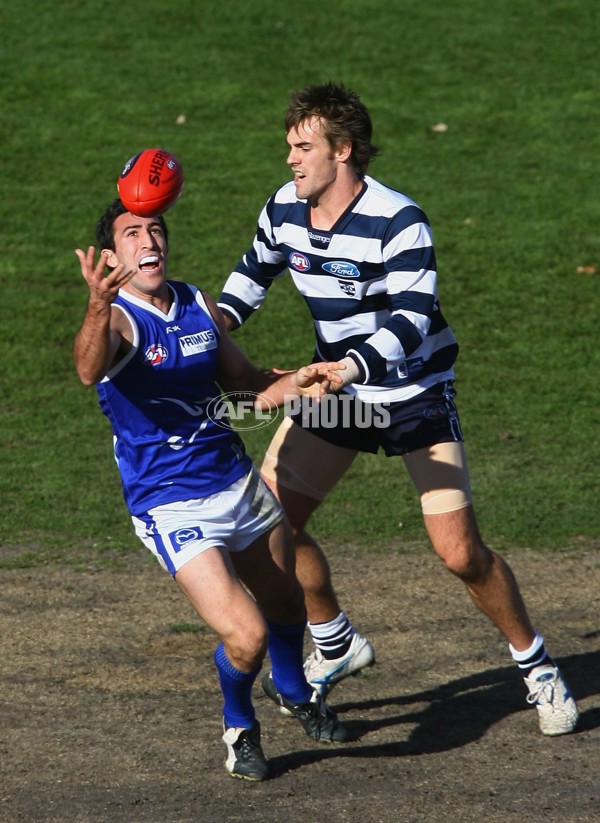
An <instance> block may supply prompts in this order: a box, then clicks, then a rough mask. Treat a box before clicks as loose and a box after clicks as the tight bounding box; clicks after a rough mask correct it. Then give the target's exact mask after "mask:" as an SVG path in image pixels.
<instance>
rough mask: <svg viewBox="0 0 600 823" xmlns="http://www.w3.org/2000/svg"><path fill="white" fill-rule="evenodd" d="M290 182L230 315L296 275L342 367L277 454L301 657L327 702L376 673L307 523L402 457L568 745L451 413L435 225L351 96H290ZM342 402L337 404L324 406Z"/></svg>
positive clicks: (241, 273) (568, 701)
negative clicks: (375, 170) (304, 651)
mask: <svg viewBox="0 0 600 823" xmlns="http://www.w3.org/2000/svg"><path fill="white" fill-rule="evenodd" d="M285 131H286V136H287V143H288V148H289V153H288V157H287V163H288V165H289V167H290V169H291V172H292V174H293V180H292V181H291V182H289V183H287V184H285V185H284V186H282V187H281V188H280V189H279V190H278V191H276V192H275V194H274V195H273V196H272V197H270V198H269V200H268V202H267V204H266V205H265V207H264V208H263V210H262V212H261V214H260V216H259V219H258V227H257V231H256V235H255V237H254V242H253V244H252V246H251V248H250V249H249V250H248V251H247V252H246V254H245V255H244V257H243V258H242V259H241V260H240V261H239V263H238V264H237V266H236V268H235V271H233V272H232V273H231V275H230V276H229V278H228V279H227V281H226V283H225V285H224V287H223V292H222V294H221V297H220V299H219V301H218V302H219V305H220V307H221V309H222V311H223V312H224V314H225V315H226V318H227V323H228V327H229V328H230V329H231V328H236V327H237V326H239V325H241V324H242V323H244V322H246V321H247V320H248V319H249V318H250V316H251V315H252V314H253V313H254V312H255V311H256V310H257V309H258V308H259V307H260V306H261V305H262V303H263V301H264V299H265V297H266V294H267V291H268V289H269V288H270V286H271V285H272V283H273V282H274V280H276V279H277V278H278V277H280V276H281V275H283V274H284V273H285V272H286V270H288V271H289V273H290V274H291V277H292V278H293V281H294V283H295V285H296V287H297V288H298V290H299V292H300V293H301V295H302V296H303V298H304V300H305V302H306V305H307V307H308V309H309V312H310V314H311V316H312V320H313V324H314V332H315V359H316V360H320V359H323V358H324V359H330V360H338V361H340V362H342V363H343V364H344V365H345V367H346V368H345V370H344V371H341V372H340V374H341V377H342V379H343V383H342V384H341V385H339V384H338V385H336V386H333V388H334V390H335V391H340V389H341V391H340V393H339V394H337V395H336V397H337V405H332V403H324V402H321V404H320V406H319V409H318V410H317V413H315V408H314V407H313V408H312V410H310V409H309V410H308V411H307V409H304V410H297V411H296V413H295V414H292V415H290V416H288V417H286V419H285V420H284V422H283V423H282V424H281V426H280V428H279V430H278V431H277V433H276V435H275V436H274V438H273V440H272V442H271V444H270V445H269V447H268V448H267V453H266V456H265V459H264V462H263V465H262V474H263V477H264V478H265V480H266V481H267V483H268V484H269V485H270V486H271V488H272V489H273V491H274V492H275V494H276V495H277V497H278V498H279V500H280V501H281V502H282V503H283V505H284V508H285V510H286V513H287V515H288V518H289V519H290V522H291V524H292V527H293V529H294V535H295V543H296V573H297V575H298V579H299V580H300V582H301V584H302V586H303V589H304V593H305V599H306V605H307V612H308V620H309V628H310V630H311V634H312V637H313V640H314V642H315V647H316V648H315V651H314V652H312V653H311V654H310V655H309V657H308V659H307V660H306V662H305V671H306V673H307V677H308V679H309V681H310V682H311V683H312V684H313V685H314V686H315V687H317V688H319V689H320V690H321V692H322V694H327V693H328V691H329V690H330V689H331V688H332V687H333V686H334V685H335V684H336V683H338V682H339V681H340V680H342V679H343V678H344V677H347V676H348V675H350V674H356V673H357V672H359V671H360V670H361V669H363V668H364V667H365V666H368V665H371V664H372V663H373V662H374V658H375V655H374V650H373V647H372V645H371V643H370V642H369V641H368V640H367V638H365V637H363V636H362V635H360V634H359V633H358V632H357V631H356V630H355V629H354V626H353V625H352V623H351V622H350V619H349V618H348V616H347V614H346V613H345V612H344V611H343V610H342V609H341V608H340V605H339V602H338V599H337V597H336V594H335V591H334V588H333V585H332V582H331V576H330V572H329V567H328V564H327V559H326V557H325V555H324V553H323V551H322V549H321V548H320V546H319V545H318V544H317V542H316V541H315V540H314V538H313V537H312V536H311V535H310V534H309V533H308V532H307V531H306V525H307V522H308V520H309V518H310V516H311V514H312V513H313V512H314V511H315V509H316V508H317V507H318V506H319V504H320V503H321V501H322V500H323V499H324V498H325V496H326V495H327V494H328V492H329V491H330V490H331V489H332V488H333V487H334V486H335V484H336V483H337V482H338V480H340V479H341V477H342V476H343V475H344V473H345V472H346V471H347V469H348V468H349V466H350V465H351V463H352V461H353V460H354V459H355V457H356V456H357V454H358V453H359V452H363V451H364V452H371V453H375V452H377V451H379V450H380V449H382V450H383V451H384V453H385V454H386V455H387V456H393V455H399V456H401V457H402V459H403V462H404V464H405V466H406V468H407V470H408V472H409V475H410V477H411V479H412V481H413V483H414V484H415V487H416V489H417V491H418V494H419V495H420V498H421V506H422V512H423V517H424V521H425V526H426V529H427V533H428V535H429V538H430V540H431V543H432V545H433V548H434V549H435V551H436V553H437V554H438V556H439V557H440V559H441V560H442V561H443V563H444V564H445V566H446V568H448V569H449V570H450V571H451V572H453V573H454V574H455V575H457V576H458V577H459V578H460V579H461V580H462V581H463V582H464V584H465V586H466V588H467V590H468V593H469V594H470V596H471V598H472V599H473V601H474V603H475V604H476V605H477V606H478V607H479V608H480V609H481V610H482V611H483V612H484V614H486V615H487V617H488V618H489V619H490V620H491V621H492V622H493V623H494V624H495V626H496V627H497V628H498V629H499V630H500V631H501V632H502V634H503V635H504V637H505V638H506V639H507V641H508V644H509V649H510V651H511V653H512V656H513V658H514V660H515V661H516V662H517V664H518V666H519V669H520V671H521V673H522V675H523V677H524V678H525V684H526V686H527V689H528V697H527V700H528V702H529V703H534V704H535V705H536V707H537V710H538V718H539V722H540V727H541V730H542V732H543V733H545V734H549V735H557V734H564V733H566V732H570V731H573V729H574V728H575V726H576V723H577V707H576V705H575V702H574V700H573V698H572V696H571V693H570V691H569V688H568V686H567V685H566V683H565V681H564V679H563V677H562V675H561V673H560V671H559V670H558V668H557V667H556V665H555V663H554V662H553V660H552V659H551V658H550V657H549V655H548V653H547V651H546V649H545V646H544V641H543V638H542V637H541V635H540V634H539V633H538V632H537V631H536V630H535V629H534V628H533V626H532V624H531V622H530V620H529V617H528V615H527V611H526V608H525V605H524V602H523V599H522V596H521V594H520V591H519V588H518V585H517V582H516V580H515V578H514V576H513V573H512V571H511V569H510V568H509V566H508V565H507V563H506V562H505V560H504V559H503V558H502V557H500V556H499V555H498V554H496V553H495V552H493V551H491V550H490V549H489V548H488V547H487V546H486V545H485V544H484V543H483V541H482V539H481V536H480V534H479V531H478V528H477V524H476V519H475V514H474V511H473V505H472V499H471V490H470V479H469V471H468V467H467V460H466V456H465V450H464V445H463V437H462V433H461V429H460V423H459V417H458V413H457V409H456V406H455V403H454V397H455V391H454V386H453V378H454V363H455V360H456V357H457V354H458V345H457V342H456V338H455V336H454V334H453V332H452V330H451V328H450V327H449V326H448V323H447V322H446V320H445V318H444V315H443V314H442V311H441V308H440V302H439V298H438V292H437V271H436V259H435V253H434V247H433V240H432V234H431V228H430V225H429V221H428V219H427V216H426V215H425V213H424V212H423V210H422V209H421V208H420V207H419V206H418V205H417V204H416V203H415V202H414V201H413V200H411V199H410V198H409V197H407V196H406V195H404V194H402V193H400V192H399V191H395V190H394V189H391V188H389V187H388V186H385V185H383V184H382V183H380V182H378V181H377V180H375V179H374V178H373V177H371V176H369V175H368V174H367V169H368V166H369V163H370V161H371V159H372V158H373V157H374V156H375V155H376V154H377V149H376V148H375V147H374V146H373V144H372V142H371V139H372V123H371V118H370V115H369V112H368V110H367V108H366V107H365V106H364V104H363V103H362V101H361V100H360V99H359V97H358V96H357V95H356V94H355V93H354V92H352V91H350V90H348V89H346V88H344V87H343V86H336V85H333V84H326V85H321V86H312V87H309V88H306V89H301V90H298V91H296V92H294V93H293V95H292V97H291V101H290V105H289V108H288V110H287V112H286V115H285ZM328 399H330V398H328Z"/></svg>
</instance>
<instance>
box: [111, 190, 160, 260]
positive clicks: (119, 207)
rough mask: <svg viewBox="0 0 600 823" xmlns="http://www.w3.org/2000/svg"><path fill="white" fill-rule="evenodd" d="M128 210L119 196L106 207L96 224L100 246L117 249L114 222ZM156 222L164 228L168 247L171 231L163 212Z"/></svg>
mask: <svg viewBox="0 0 600 823" xmlns="http://www.w3.org/2000/svg"><path fill="white" fill-rule="evenodd" d="M127 211H128V209H126V208H125V206H124V205H123V203H121V201H120V200H119V198H118V197H117V199H116V200H113V202H112V203H111V204H110V205H108V206H107V207H106V208H105V209H104V213H103V215H102V217H101V218H100V220H98V223H97V224H96V240H97V241H98V248H100V249H110V250H111V251H115V238H114V235H113V224H114V222H115V220H116V219H117V217H120V216H121V215H122V214H125V212H127ZM156 222H157V223H159V224H160V227H161V228H162V230H163V234H164V236H165V240H166V242H167V248H168V247H169V232H168V229H167V223H166V221H165V218H164V217H163V216H162V214H159V215H157V216H156Z"/></svg>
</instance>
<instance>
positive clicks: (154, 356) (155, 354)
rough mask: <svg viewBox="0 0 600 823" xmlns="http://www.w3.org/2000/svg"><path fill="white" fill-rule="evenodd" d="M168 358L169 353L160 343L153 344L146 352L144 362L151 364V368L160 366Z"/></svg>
mask: <svg viewBox="0 0 600 823" xmlns="http://www.w3.org/2000/svg"><path fill="white" fill-rule="evenodd" d="M168 357H169V352H168V351H167V350H166V349H165V347H164V346H161V345H160V343H153V344H152V345H151V346H148V348H147V349H146V351H145V352H144V360H146V361H147V362H148V363H150V365H151V366H160V364H161V363H164V362H165V360H167V358H168Z"/></svg>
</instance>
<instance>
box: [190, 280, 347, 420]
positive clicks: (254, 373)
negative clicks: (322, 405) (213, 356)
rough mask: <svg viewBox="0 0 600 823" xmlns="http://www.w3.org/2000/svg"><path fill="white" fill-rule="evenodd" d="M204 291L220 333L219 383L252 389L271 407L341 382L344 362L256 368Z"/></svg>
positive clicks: (258, 401) (322, 391) (258, 399)
mask: <svg viewBox="0 0 600 823" xmlns="http://www.w3.org/2000/svg"><path fill="white" fill-rule="evenodd" d="M203 294H204V298H205V300H206V303H207V305H208V307H209V309H210V311H211V314H212V316H213V318H214V320H215V322H216V324H217V326H218V327H219V331H220V333H221V340H220V345H219V383H220V385H221V387H222V388H223V389H224V390H225V391H226V392H231V391H246V392H251V393H253V394H255V395H256V397H255V402H256V404H257V405H258V406H260V407H261V408H267V409H268V408H272V407H273V405H277V406H282V405H283V404H284V402H285V397H286V395H287V396H288V397H289V396H291V395H293V396H297V395H300V394H304V395H321V394H325V393H326V392H327V391H330V390H331V389H332V388H334V387H339V386H340V385H341V383H342V378H341V377H340V375H339V374H338V370H342V371H343V370H344V369H345V366H344V364H342V363H313V364H312V365H310V366H302V367H301V368H299V369H297V370H294V371H283V372H282V371H278V370H274V369H259V368H257V367H256V366H255V365H254V364H253V363H252V362H251V361H250V360H249V359H248V358H247V357H246V355H245V354H244V352H243V351H242V350H241V349H240V348H239V347H238V346H237V345H236V344H235V343H234V342H233V340H232V339H231V337H230V336H229V334H228V332H227V326H226V320H225V318H224V317H223V314H222V313H221V310H220V309H219V307H218V306H217V304H216V303H215V301H214V300H213V299H212V298H211V297H210V296H209V295H207V294H206V293H203Z"/></svg>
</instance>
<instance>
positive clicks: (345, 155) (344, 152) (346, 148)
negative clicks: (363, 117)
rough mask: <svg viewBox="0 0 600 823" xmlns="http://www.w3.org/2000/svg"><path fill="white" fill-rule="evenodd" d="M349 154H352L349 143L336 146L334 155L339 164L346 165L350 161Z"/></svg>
mask: <svg viewBox="0 0 600 823" xmlns="http://www.w3.org/2000/svg"><path fill="white" fill-rule="evenodd" d="M351 154H352V143H351V142H350V141H348V142H344V143H339V144H338V146H337V148H336V151H335V155H336V158H337V159H338V160H339V161H340V162H341V163H347V162H348V161H349V160H350V155H351Z"/></svg>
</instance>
